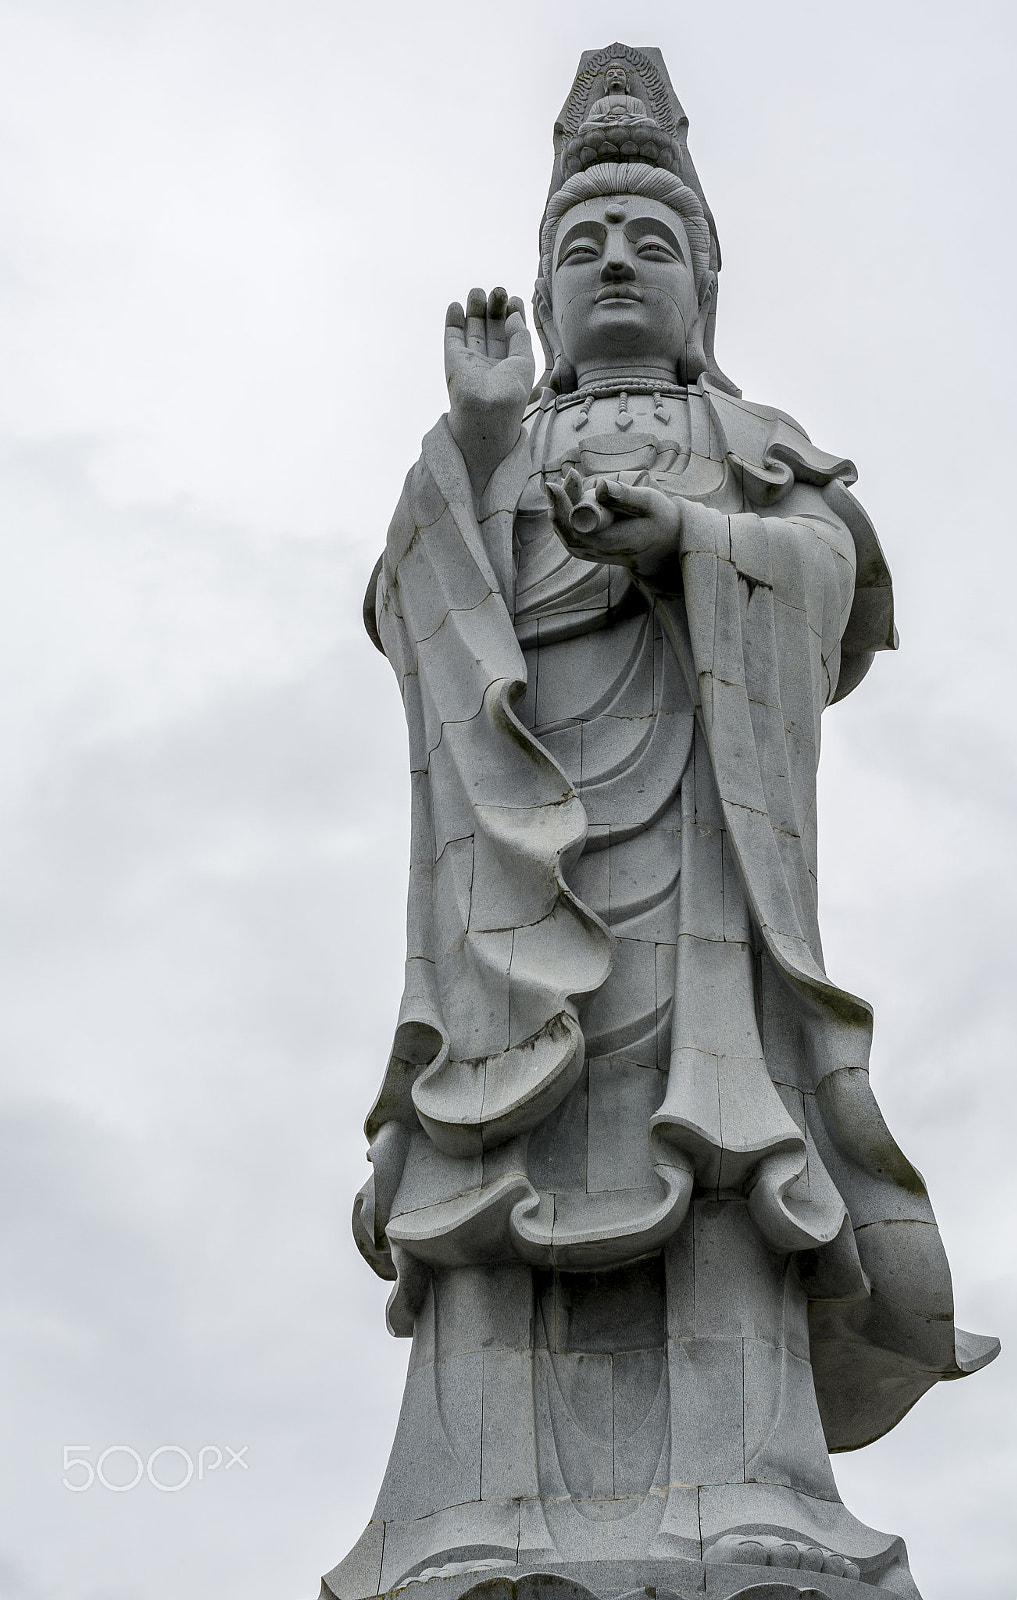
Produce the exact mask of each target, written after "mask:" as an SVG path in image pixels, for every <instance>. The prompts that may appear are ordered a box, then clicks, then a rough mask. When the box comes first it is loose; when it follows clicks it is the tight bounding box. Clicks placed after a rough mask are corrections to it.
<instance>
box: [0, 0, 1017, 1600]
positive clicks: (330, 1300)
mask: <svg viewBox="0 0 1017 1600" xmlns="http://www.w3.org/2000/svg"><path fill="white" fill-rule="evenodd" d="M621 16H632V17H638V21H627V20H626V21H624V22H620V21H619V17H621ZM619 30H620V31H621V32H622V34H623V36H624V37H626V38H630V42H632V43H634V44H658V45H659V46H660V47H661V48H662V49H663V51H664V55H665V58H666V60H667V62H668V64H669V67H670V70H671V75H672V78H673V80H674V82H675V85H676V88H677V90H678V93H679V95H680V96H681V98H682V100H683V102H684V104H685V108H686V110H687V112H688V114H689V117H690V119H691V134H690V147H691V150H692V153H693V157H694V159H695V161H696V164H697V167H698V170H699V173H700V176H701V178H702V180H703V183H704V186H705V189H706V193H707V196H708V198H709V200H710V203H711V205H712V207H713V210H714V213H715V215H716V218H717V223H718V227H719V231H720V236H721V240H722V243H723V247H724V257H725V266H724V271H723V273H722V276H721V294H720V312H719V325H718V338H717V349H718V355H719V357H720V360H721V363H722V365H723V366H724V367H725V369H726V370H727V371H728V372H729V373H730V374H731V376H732V377H733V378H734V379H735V381H736V382H738V383H739V384H740V385H741V386H742V388H743V389H744V391H745V393H746V394H747V395H748V396H749V397H750V398H752V399H756V400H761V401H765V402H768V403H770V404H773V405H777V406H779V407H781V408H782V409H783V410H786V411H789V412H791V413H792V414H793V415H794V416H796V417H797V418H798V419H799V420H800V421H801V422H802V423H803V425H804V426H805V427H806V428H807V430H808V431H809V433H810V434H811V436H812V437H813V438H814V439H815V440H816V441H817V443H818V444H820V445H821V446H822V447H823V448H825V449H829V450H831V451H836V452H837V453H841V454H846V455H849V456H851V457H852V458H853V459H854V460H855V461H857V463H858V467H859V472H860V483H859V489H858V492H859V494H860V496H861V497H862V499H863V501H864V502H865V504H866V506H867V508H868V509H869V511H870V513H871V515H872V516H873V518H874V520H875V522H876V525H877V527H878V529H879V531H880V534H881V536H882V540H883V544H884V547H885V549H886V552H887V555H888V558H889V561H890V564H891V567H892V570H893V572H894V575H895V580H896V587H897V604H898V619H899V626H900V634H901V650H900V653H899V655H898V656H897V657H895V658H891V657H885V656H884V657H882V658H879V659H878V660H877V662H876V665H875V667H874V669H873V671H872V673H871V674H870V677H869V679H868V680H867V681H866V682H865V684H864V685H863V686H862V688H861V689H860V690H859V691H858V692H857V693H856V694H854V695H853V696H852V697H851V698H850V700H849V701H847V702H846V703H844V704H843V705H840V706H837V707H836V708H834V709H833V710H832V711H831V712H830V713H829V714H828V716H827V718H826V723H825V727H826V745H825V751H824V765H823V770H822V773H821V805H822V811H821V841H822V844H821V849H822V859H821V872H822V876H821V883H820V887H821V896H822V910H823V926H824V933H825V941H826V950H827V961H828V967H829V969H830V971H831V974H832V975H833V976H834V977H835V978H836V980H837V981H838V982H840V983H842V984H844V985H845V986H847V987H849V988H852V989H854V990H855V991H856V992H858V993H861V994H864V995H866V996H867V997H869V998H870V999H871V1000H872V1001H873V1002H874V1004H875V1007H876V1019H877V1030H876V1046H875V1052H874V1058H873V1081H874V1086H875V1088H876V1092H877V1095H878V1097H879V1099H880V1100H881V1103H882V1105H883V1108H884V1111H885V1113H886V1115H887V1118H888V1121H889V1123H890V1126H891V1128H892V1129H893V1131H894V1133H895V1135H896V1136H897V1138H898V1140H899V1141H900V1143H901V1144H902V1145H903V1146H904V1148H905V1150H906V1152H907V1154H908V1155H909V1156H910V1157H911V1159H912V1160H913V1161H915V1162H916V1164H917V1165H918V1166H919V1167H920V1168H921V1169H922V1171H923V1172H924V1173H925V1175H926V1178H927V1180H928V1182H929V1185H930V1188H931V1191H932V1195H933V1200H934V1203H935V1205H936V1208H937V1212H938V1216H939V1219H940V1223H941V1227H942V1230H943V1233H944V1236H945V1240H946V1243H947V1248H948V1250H949V1252H950V1256H951V1261H952V1265H953V1272H954V1280H955V1288H956V1296H957V1307H958V1319H959V1321H960V1322H961V1324H962V1325H963V1326H966V1327H970V1328H973V1329H975V1330H976V1331H978V1332H983V1333H997V1334H999V1335H1001V1336H1002V1337H1003V1338H1004V1340H1007V1338H1008V1339H1009V1342H1008V1344H1007V1347H1006V1349H1005V1352H1004V1356H1003V1358H1002V1359H1001V1360H1000V1361H999V1362H997V1363H996V1365H995V1366H994V1367H993V1368H991V1369H990V1370H988V1371H987V1372H984V1373H982V1374H981V1375H979V1376H977V1377H974V1378H972V1379H970V1380H969V1381H967V1382H964V1383H960V1384H950V1385H941V1386H940V1387H939V1388H938V1389H937V1391H935V1392H934V1393H933V1394H931V1395H929V1396H927V1397H926V1398H925V1399H924V1400H923V1401H922V1402H921V1403H920V1404H919V1406H918V1408H917V1409H916V1410H915V1412H914V1413H913V1414H912V1415H911V1416H910V1417H909V1418H908V1419H907V1420H906V1421H905V1422H904V1423H903V1424H902V1425H901V1426H900V1427H899V1428H898V1429H897V1430H896V1431H895V1432H894V1434H893V1435H892V1436H891V1437H890V1438H889V1439H887V1440H885V1441H883V1442H881V1443H880V1444H878V1445H876V1446H873V1447H871V1448H870V1449H868V1450H865V1451H862V1452H861V1453H860V1454H858V1455H855V1456H851V1457H841V1458H838V1462H837V1471H838V1477H839V1481H840V1483H841V1486H842V1490H843V1493H844V1496H845V1499H846V1500H847V1502H848V1504H849V1505H850V1506H851V1508H852V1509H853V1510H854V1511H855V1512H856V1514H858V1515H859V1516H861V1517H863V1518H865V1519H866V1520H868V1521H870V1522H872V1523H874V1524H876V1525H877V1526H879V1527H881V1528H885V1529H888V1530H892V1531H894V1532H899V1533H901V1534H903V1535H904V1537H905V1538H906V1539H907V1541H908V1544H909V1547H910V1549H911V1554H912V1565H913V1568H914V1571H915V1574H916V1577H917V1579H918V1582H919V1585H920V1587H921V1588H922V1592H923V1595H924V1597H925V1600H958V1597H959V1596H962V1595H963V1596H967V1595H972V1596H974V1595H977V1596H978V1600H1014V1595H1015V1593H1017V1542H1015V1534H1017V1514H1015V1498H1017V1496H1015V1487H1017V1484H1015V1479H1017V1473H1015V1467H1014V1463H1015V1459H1017V1446H1015V1442H1014V1440H1015V1424H1017V1418H1015V1406H1014V1402H1015V1396H1017V1377H1015V1368H1014V1361H1013V1352H1014V1351H1015V1350H1017V1327H1015V1323H1017V1315H1015V1311H1017V1304H1015V1302H1017V1295H1015V1287H1014V1283H1015V1280H1014V1245H1013V1240H1014V1235H1015V1222H1017V1215H1015V1213H1017V1205H1015V1201H1014V1178H1013V1167H1014V1163H1013V1158H1012V1152H1013V1150H1014V1139H1015V1135H1014V1121H1015V1113H1017V1089H1015V1086H1014V1082H1013V1071H1014V1039H1015V1034H1017V1014H1015V1011H1017V1008H1015V1001H1014V991H1015V989H1017V984H1015V982H1014V953H1015V952H1014V924H1015V909H1014V901H1015V894H1017V849H1015V842H1014V841H1015V808H1014V795H1015V764H1017V763H1015V744H1017V741H1015V727H1017V715H1015V710H1014V671H1013V651H1012V640H1013V637H1014V630H1013V624H1012V620H1011V617H1012V610H1013V604H1014V601H1013V595H1014V553H1013V542H1014V506H1013V499H1014V494H1013V476H1014V474H1013V455H1014V445H1013V441H1014V437H1015V431H1017V417H1015V412H1014V398H1013V397H1014V353H1015V352H1014V339H1013V331H1014V330H1013V281H1014V253H1015V248H1017V229H1015V226H1014V220H1013V195H1014V186H1015V173H1014V161H1013V131H1012V130H1013V99H1012V83H1013V75H1014V65H1015V63H1014V43H1015V32H1017V28H1015V23H1014V21H1013V8H1012V6H1011V5H1009V4H1006V3H1002V0H1001V3H996V4H993V3H989V0H967V3H966V4H965V5H964V6H963V7H960V6H958V5H956V4H950V5H946V4H943V3H941V0H933V3H929V0H923V3H919V0H878V3H876V0H856V3H855V4H853V5H851V6H844V5H840V4H833V3H823V0H819V3H817V0H769V3H768V4H767V5H765V6H764V5H763V4H760V3H758V0H753V3H748V0H714V3H712V4H709V5H702V4H686V3H669V4H667V5H644V6H640V7H638V8H637V7H632V8H622V7H619V6H618V5H617V4H614V5H607V4H604V3H603V0H582V3H581V4H573V3H562V0H553V3H551V0H539V3H538V0H516V3H515V4H514V5H512V6H502V5H498V6H496V5H493V4H490V3H488V0H474V3H473V4H470V5H465V4H453V3H449V0H444V3H442V0H438V3H436V4H432V5H422V4H420V3H419V0H413V3H407V0H389V3H388V4H387V5H384V6H381V5H374V6H361V7H357V8H356V10H355V13H354V12H353V10H352V8H350V7H348V6H346V5H343V4H341V3H338V0H317V3H315V0H149V3H145V0H77V3H73V0H68V3H60V0H23V3H18V0H2V3H0V347H2V348H0V504H2V523H0V527H2V546H0V548H2V560H3V581H2V584H0V663H2V671H3V678H4V685H5V688H4V693H3V694H2V696H0V752H2V759H3V770H4V781H3V784H2V790H0V883H2V885H3V889H2V894H0V945H2V962H0V967H2V991H0V1048H2V1070H3V1088H2V1096H0V1112H2V1129H0V1139H2V1144H3V1149H2V1151H0V1191H2V1206H0V1212H2V1220H0V1252H2V1253H0V1285H2V1288H0V1386H2V1411H3V1413H4V1417H5V1421H4V1430H3V1432H4V1441H5V1442H4V1448H3V1450H2V1452H0V1498H2V1501H3V1505H4V1513H3V1522H2V1530H0V1600H64V1597H65V1596H67V1595H69V1594H73V1595H74V1597H75V1600H179V1597H180V1596H181V1595H187V1596H194V1597H196V1600H204V1597H205V1596H208V1597H209V1600H212V1597H215V1600H241V1597H243V1600H313V1597H314V1596H316V1595H317V1590H318V1577H319V1574H320V1573H321V1572H323V1571H325V1570H327V1569H328V1568H329V1567H331V1566H332V1565H334V1563H335V1562H336V1561H337V1560H338V1559H339V1558H340V1557H341V1556H342V1555H343V1554H344V1553H345V1552H346V1550H347V1549H348V1548H349V1546H350V1545H351V1544H352V1542H353V1541H354V1539H355V1538H356V1537H357V1536H358V1534H359V1532H360V1530H361V1528H362V1527H363V1524H364V1523H365V1521H366V1520H367V1518H368V1516H369V1515H370V1511H371V1507H372V1503H373V1500H374V1496H375V1494H376V1491H377V1488H378V1485H379V1483H380V1479H381V1474H382V1470H383V1466H384V1461H385V1458H386V1455H387V1452H388V1447H389V1444H390V1442H391V1438H392V1433H393V1429H394V1424H395V1417H396V1412H397V1407H398V1402H399V1397H400V1393H401V1389H402V1379H403V1374H404V1371H405V1364H406V1356H407V1349H408V1347H407V1345H406V1343H405V1342H402V1341H394V1340H392V1339H390V1338H389V1337H388V1335H387V1334H386V1332H385V1330H384V1321H383V1306H384V1300H385V1294H386V1286H385V1285H382V1284H381V1283H379V1282H378V1280H376V1279H375V1278H374V1277H373V1275H372V1274H371V1273H370V1271H369V1270H368V1269H367V1267H366V1266H365V1265H364V1264H363V1263H362V1262H361V1260H360V1258H359V1256H358V1255H357V1254H356V1251H355V1249H354V1247H353V1244H352V1241H351V1238H350V1234H349V1225H348V1218H349V1209H350V1203H351V1200H352V1196H353V1193H354V1192H355V1190H356V1189H357V1188H358V1187H359V1185H360V1183H361V1182H362V1181H363V1177H364V1174H365V1171H366V1169H365V1166H364V1160H363V1137H362V1134H361V1124H362V1122H363V1118H364V1115H365V1113H366V1111H367V1109H368V1107H369V1104H370V1102H371V1099H372V1097H373V1093H374V1088H375V1085H376V1082H377V1079H378V1077H379V1074H380V1072H381V1069H382V1064H383V1060H384V1056H385V1052H386V1049H387V1045H388V1042H389V1038H390V1034H391V1029H392V1024H393V1020H394V1015H395V1010H396V1006H397V1001H398V993H399V987H400V979H401V963H402V932H403V927H402V924H403V909H404V896H405V862H406V854H407V790H408V783H407V779H406V775H405V765H406V756H405V733H404V727H403V722H402V714H401V709H400V706H399V702H398V697H397V694H396V689H395V683H394V680H393V678H392V675H391V672H390V669H389V668H388V666H387V664H386V663H385V662H384V661H383V660H382V658H381V657H380V656H378V655H377V654H376V653H375V652H374V650H373V649H372V648H371V646H370V645H369V643H368V642H367V639H366V637H365V636H364V634H363V632H362V628H361V624H360V620H359V612H360V603H361V595H362V592H363V586H364V583H365V580H366V578H367V575H368V573H369V572H370V569H371V567H372V565H373V563H374V560H375V557H376V554H377V553H378V551H379V550H380V548H381V545H382V542H383V539H384V534H385V528H386V525H387V522H388V518H389V516H390V513H391V510H392V508H393V506H394V504H395V500H396V498H397V495H398V491H399V486H400V484H401V481H402V478H403V476H404V474H405V472H406V470H407V468H408V467H409V466H410V465H411V464H412V462H413V460H414V458H415V455H416V451H417V447H418V442H419V439H420V437H421V435H422V434H423V433H424V432H425V431H426V430H427V429H428V428H429V427H430V426H431V425H432V423H433V421H434V419H435V417H436V416H437V415H438V413H439V412H440V411H441V410H442V409H444V395H443V384H442V368H441V327H442V320H443V312H444V308H445V305H446V303H447V301H448V300H449V299H451V298H454V297H458V298H462V297H463V296H464V295H465V292H466V290H468V289H469V287H470V286H471V285H472V284H474V283H479V284H483V285H484V286H485V287H491V286H493V284H495V283H504V284H505V285H506V286H507V287H508V288H509V289H510V291H511V292H513V293H520V294H522V295H524V296H525V297H527V299H528V297H529V293H530V286H531V284H532V280H533V276H534V270H535V266H536V229H537V223H538V220H539V215H540V211H541V207H542V204H543V198H544V194H545V191H546V186H547V180H548V176H549V172H550V162H551V128H552V123H553V120H554V117H555V115H556V114H557V112H558V110H559V107H560V106H561V104H562V101H563V100H564V98H565V95H566V93H567V91H568V89H569V87H570V84H571V81H572V77H573V74H574V71H575V68H576V65H577V62H578V58H579V55H580V52H581V51H582V50H583V49H586V48H592V47H597V46H601V45H603V44H606V43H608V42H610V41H611V40H612V39H613V38H615V37H616V36H617V34H618V32H619ZM630 36H631V37H630ZM115 1444H119V1445H129V1446H130V1447H131V1449H133V1450H134V1451H136V1452H137V1453H138V1455H139V1456H140V1457H141V1459H142V1460H143V1461H147V1460H148V1458H149V1456H150V1454H151V1452H152V1451H154V1450H156V1449H158V1447H159V1446H161V1445H164V1444H173V1445H177V1446H179V1447H180V1448H181V1449H182V1450H185V1451H187V1452H189V1453H190V1455H191V1456H192V1457H193V1458H194V1459H197V1453H198V1451H199V1449H200V1448H201V1447H202V1446H206V1445H210V1446H216V1447H218V1448H219V1449H220V1450H221V1451H222V1454H223V1460H224V1463H225V1462H226V1461H227V1460H228V1459H229V1458H228V1455H227V1451H226V1447H229V1448H230V1449H231V1450H232V1451H234V1452H237V1453H242V1452H243V1447H245V1446H246V1447H247V1450H246V1454H241V1460H240V1462H239V1463H236V1464H234V1465H233V1466H232V1467H231V1468H230V1469H229V1470H228V1471H227V1469H226V1466H225V1464H224V1465H223V1466H221V1467H220V1468H219V1469H218V1470H211V1471H209V1470H207V1468H208V1464H209V1463H210V1462H212V1461H214V1454H206V1456H205V1463H206V1473H205V1476H204V1477H203V1478H202V1480H201V1481H200V1482H199V1481H198V1479H197V1475H195V1478H194V1479H193V1480H192V1481H191V1482H190V1483H188V1484H187V1485H186V1487H185V1488H183V1489H181V1490H180V1492H178V1493H169V1492H160V1491H159V1490H158V1489H156V1488H155V1487H153V1485H152V1484H151V1483H150V1482H149V1481H148V1480H147V1478H146V1479H144V1480H143V1481H142V1482H141V1483H139V1484H138V1486H137V1487H136V1488H135V1489H132V1490H128V1491H127V1492H121V1493H117V1492H116V1491H115V1490H112V1489H106V1488H103V1487H102V1486H101V1485H100V1484H98V1483H96V1484H94V1485H93V1486H92V1488H91V1489H88V1490H86V1491H85V1492H83V1493H74V1492H72V1491H70V1490H68V1489H66V1488H64V1487H63V1485H62V1481H61V1480H62V1477H63V1465H62V1463H63V1451H64V1447H65V1446H78V1447H85V1446H88V1447H90V1451H91V1454H90V1456H89V1457H88V1459H90V1460H91V1461H92V1462H93V1463H94V1462H95V1461H96V1459H97V1458H98V1456H99V1455H100V1453H101V1452H102V1451H103V1450H104V1449H106V1448H107V1447H109V1446H111V1445H115ZM72 1453H74V1452H72ZM78 1453H81V1452H80V1451H79V1452H78ZM132 1460H133V1458H131V1457H130V1456H128V1455H127V1454H125V1453H124V1452H123V1451H121V1452H119V1453H117V1454H115V1455H113V1456H109V1457H107V1458H106V1465H105V1468H104V1474H105V1476H106V1477H107V1478H108V1479H109V1480H110V1481H111V1482H116V1483H120V1484H123V1483H124V1482H128V1481H129V1480H130V1478H131V1476H132V1475H133V1473H134V1470H135V1469H134V1467H133V1465H132ZM183 1471H184V1463H183V1457H182V1456H180V1455H179V1454H177V1455H172V1454H169V1455H168V1454H164V1455H162V1456H161V1457H159V1458H158V1460H157V1464H156V1468H155V1473H156V1476H157V1477H161V1479H162V1481H164V1482H166V1483H172V1482H175V1481H178V1480H179V1477H180V1475H181V1473H182V1472H183ZM71 1481H72V1482H80V1481H82V1474H81V1472H80V1470H79V1471H78V1472H77V1473H76V1474H75V1473H72V1474H71Z"/></svg>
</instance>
